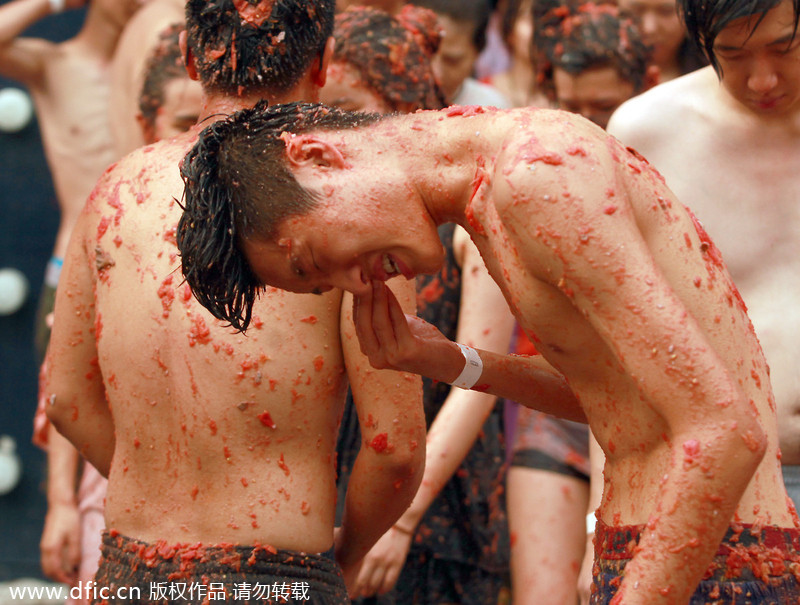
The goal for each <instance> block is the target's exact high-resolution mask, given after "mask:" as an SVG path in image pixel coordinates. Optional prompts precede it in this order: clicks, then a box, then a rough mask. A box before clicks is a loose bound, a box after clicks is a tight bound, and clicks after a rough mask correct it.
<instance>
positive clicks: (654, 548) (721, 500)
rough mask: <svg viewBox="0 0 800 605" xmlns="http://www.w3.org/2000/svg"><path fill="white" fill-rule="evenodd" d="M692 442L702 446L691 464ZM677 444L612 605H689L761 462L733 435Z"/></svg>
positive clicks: (754, 453) (679, 440) (678, 437)
mask: <svg viewBox="0 0 800 605" xmlns="http://www.w3.org/2000/svg"><path fill="white" fill-rule="evenodd" d="M725 433H727V434H725ZM693 437H694V436H693ZM687 442H692V443H699V444H703V445H702V446H699V447H701V448H702V449H700V450H698V452H697V455H696V457H695V453H694V452H693V453H692V456H691V458H692V461H691V462H687V454H686V451H685V449H684V444H685V443H687ZM674 444H675V445H674V447H673V449H674V452H673V455H672V461H673V462H672V465H671V468H670V470H669V472H668V473H667V474H666V476H665V480H664V483H663V485H662V489H661V497H660V499H659V502H658V504H657V507H656V510H655V512H653V513H652V514H651V516H650V520H649V522H648V524H647V527H646V529H644V530H643V532H642V537H641V539H640V541H639V544H638V547H637V549H636V554H635V556H634V558H633V559H632V560H631V561H630V562H629V563H628V565H627V566H626V568H625V576H624V578H623V581H622V584H621V586H620V591H619V593H618V597H616V598H615V600H614V601H612V603H625V604H626V605H628V604H639V603H641V604H642V605H644V604H647V605H651V604H653V603H660V604H665V605H666V604H670V605H671V604H673V603H674V604H676V605H678V604H681V605H682V604H684V603H687V602H688V601H689V598H690V595H691V594H692V592H693V591H694V590H695V588H696V586H697V584H698V582H699V581H700V580H701V579H702V577H703V574H704V573H705V572H706V570H707V569H708V566H709V565H710V563H711V560H712V558H713V557H714V555H715V553H716V551H717V548H718V545H719V542H720V540H721V539H722V538H723V536H724V534H725V531H726V529H727V528H728V526H729V525H730V522H731V520H732V519H733V516H734V514H735V511H736V507H737V505H738V502H739V499H740V498H741V496H742V494H743V493H744V491H745V489H746V487H747V484H748V483H749V481H750V479H751V477H752V476H753V474H754V473H755V470H756V468H757V466H758V463H759V461H760V460H761V454H760V453H759V452H757V451H752V450H751V449H750V448H748V447H747V446H746V445H745V443H744V441H743V440H742V439H741V438H740V437H739V436H738V435H737V434H736V433H735V432H731V431H727V432H723V433H721V434H718V435H713V434H712V435H706V436H705V437H704V438H702V439H696V438H694V439H690V440H687V439H686V438H683V437H681V436H676V437H675V439H674ZM706 450H708V451H706ZM687 464H689V465H690V466H689V467H688V468H687Z"/></svg>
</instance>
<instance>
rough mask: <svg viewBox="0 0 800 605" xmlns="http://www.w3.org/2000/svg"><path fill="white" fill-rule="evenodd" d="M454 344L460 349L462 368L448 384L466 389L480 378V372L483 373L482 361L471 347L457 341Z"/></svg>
mask: <svg viewBox="0 0 800 605" xmlns="http://www.w3.org/2000/svg"><path fill="white" fill-rule="evenodd" d="M456 344H457V345H458V347H459V348H460V349H461V354H462V355H463V356H464V369H463V370H461V374H459V375H458V377H457V378H456V379H455V380H453V382H451V383H450V384H452V385H453V386H454V387H459V388H461V389H464V390H466V391H468V390H470V389H471V388H472V387H474V386H475V384H476V383H477V382H478V380H480V377H481V374H483V361H482V360H481V356H480V355H478V352H477V351H476V350H475V349H473V348H472V347H468V346H467V345H462V344H461V343H458V342H457V343H456Z"/></svg>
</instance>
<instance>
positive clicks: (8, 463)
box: [0, 435, 22, 496]
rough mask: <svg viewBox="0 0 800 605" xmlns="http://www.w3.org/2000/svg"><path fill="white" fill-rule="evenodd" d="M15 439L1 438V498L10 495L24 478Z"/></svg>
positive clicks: (3, 436) (4, 436)
mask: <svg viewBox="0 0 800 605" xmlns="http://www.w3.org/2000/svg"><path fill="white" fill-rule="evenodd" d="M16 450H17V443H16V441H14V438H13V437H10V436H8V435H2V436H0V496H2V495H3V494H7V493H9V492H10V491H11V490H13V489H14V488H15V487H17V484H18V483H19V480H20V477H22V462H21V461H20V459H19V456H18V455H17V451H16Z"/></svg>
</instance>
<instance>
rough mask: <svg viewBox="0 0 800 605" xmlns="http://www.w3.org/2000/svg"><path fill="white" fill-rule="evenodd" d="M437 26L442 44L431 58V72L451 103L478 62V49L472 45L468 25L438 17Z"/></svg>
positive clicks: (471, 33)
mask: <svg viewBox="0 0 800 605" xmlns="http://www.w3.org/2000/svg"><path fill="white" fill-rule="evenodd" d="M439 25H441V26H442V30H443V35H442V43H441V44H440V45H439V50H438V52H437V53H436V56H435V57H434V58H433V72H434V73H435V74H436V77H437V78H438V80H439V84H440V86H441V87H442V92H444V94H445V96H446V97H447V99H448V100H449V101H450V102H452V100H453V97H454V96H455V95H456V93H457V92H458V89H459V88H461V84H462V83H463V82H464V80H465V79H466V78H468V77H469V76H471V75H472V70H473V68H474V66H475V61H477V60H478V49H477V48H475V44H474V43H473V32H472V27H471V26H470V24H469V23H465V22H460V21H454V20H453V19H451V18H450V17H447V16H445V15H439Z"/></svg>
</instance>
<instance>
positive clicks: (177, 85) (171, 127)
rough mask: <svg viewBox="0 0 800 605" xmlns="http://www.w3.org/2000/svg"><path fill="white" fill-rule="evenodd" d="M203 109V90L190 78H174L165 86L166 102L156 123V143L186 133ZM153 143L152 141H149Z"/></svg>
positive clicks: (160, 109) (159, 110)
mask: <svg viewBox="0 0 800 605" xmlns="http://www.w3.org/2000/svg"><path fill="white" fill-rule="evenodd" d="M202 109H203V88H202V86H200V82H198V81H196V80H192V79H190V78H189V77H185V78H173V79H171V80H168V81H167V82H166V83H165V84H164V102H163V104H162V105H161V107H159V108H158V112H157V113H156V118H155V123H154V125H153V126H154V128H153V130H154V133H153V134H154V136H155V140H156V141H160V140H162V139H168V138H171V137H174V136H175V135H177V134H180V133H182V132H186V131H187V130H189V129H190V128H191V127H192V126H194V125H195V124H196V123H197V118H198V116H199V115H200V112H201V110H202ZM148 142H151V141H148Z"/></svg>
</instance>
